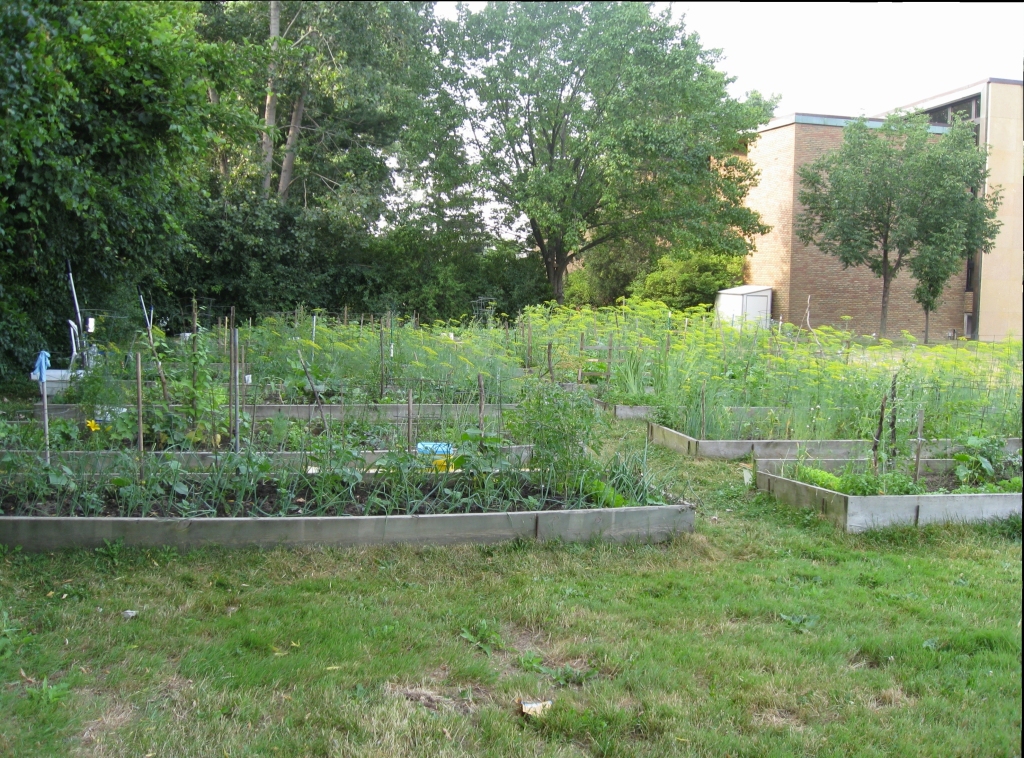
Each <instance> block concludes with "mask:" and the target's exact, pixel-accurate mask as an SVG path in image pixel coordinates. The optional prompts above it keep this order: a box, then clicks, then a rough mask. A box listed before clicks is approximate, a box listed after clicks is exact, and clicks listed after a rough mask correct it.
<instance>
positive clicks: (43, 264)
mask: <svg viewBox="0 0 1024 758" xmlns="http://www.w3.org/2000/svg"><path fill="white" fill-rule="evenodd" d="M195 14H196V11H195V8H194V7H191V6H188V5H185V4H168V5H151V4H146V3H57V2H53V3H51V2H40V1H38V0H36V1H35V2H29V1H27V0H19V1H17V2H10V3H4V4H2V5H0V66H2V68H3V78H2V79H0V103H2V104H3V110H2V111H0V314H2V319H0V367H2V366H3V365H4V364H5V363H9V362H10V361H12V360H17V361H18V362H19V363H20V364H22V365H24V364H25V363H26V362H27V361H28V358H29V356H30V354H31V351H33V350H35V349H39V347H40V346H41V345H42V343H43V342H44V341H45V340H47V339H49V340H51V341H52V340H53V339H54V337H55V326H56V327H59V329H57V333H58V334H59V333H60V329H63V330H64V333H66V321H65V319H66V318H67V314H68V312H69V311H70V298H69V297H68V295H67V288H66V280H65V270H66V265H67V264H70V265H71V267H72V268H73V270H74V271H75V275H76V278H77V279H78V282H79V284H80V286H82V287H83V288H84V289H88V290H91V291H93V292H95V293H100V292H103V291H108V290H110V289H111V288H112V287H114V286H116V284H117V283H118V282H119V281H123V280H130V281H133V282H141V281H144V280H146V279H147V278H148V277H150V276H151V274H152V272H154V271H159V270H160V269H161V268H163V267H164V266H165V264H166V262H167V260H168V259H169V258H170V257H171V256H174V255H176V254H178V253H180V252H181V251H182V249H183V247H184V246H185V245H186V244H187V243H186V241H185V235H184V234H183V230H182V226H181V221H182V219H183V218H184V217H185V216H186V215H187V211H185V210H184V209H187V208H188V207H190V206H192V205H193V200H194V199H195V197H194V194H193V193H192V192H191V190H190V185H191V183H192V182H193V181H194V179H195V176H196V175H195V173H194V169H195V159H196V158H197V157H199V156H201V155H202V154H203V153H204V152H205V151H206V149H207V145H208V144H210V143H211V142H213V141H215V139H216V133H215V128H216V126H217V124H218V123H220V122H221V121H223V120H224V109H223V108H221V107H220V106H216V105H213V104H211V103H209V102H208V100H207V97H206V90H207V85H206V82H207V81H208V80H209V79H210V78H211V77H212V72H213V71H214V70H216V69H217V68H218V67H222V68H224V69H227V68H229V66H227V65H226V64H225V63H224V61H222V60H221V59H220V55H219V54H220V50H219V49H218V48H217V47H216V46H212V45H207V44H204V43H203V41H202V40H201V39H199V38H198V36H197V35H196V34H195V31H194V27H195ZM222 64H223V65H222ZM63 304H66V307H62V305H63ZM60 324H64V325H65V326H64V327H60ZM0 370H2V368H0Z"/></svg>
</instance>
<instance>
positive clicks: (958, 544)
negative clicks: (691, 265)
mask: <svg viewBox="0 0 1024 758" xmlns="http://www.w3.org/2000/svg"><path fill="white" fill-rule="evenodd" d="M314 317H315V318H314ZM140 320H141V319H140ZM314 323H315V326H314ZM147 326H148V325H147ZM105 328H106V327H105V325H104V323H103V322H102V320H101V321H100V322H99V323H98V324H97V327H96V331H95V332H94V334H93V336H92V340H91V345H90V346H87V347H86V361H87V362H88V365H87V367H85V368H84V369H83V370H82V373H81V374H74V375H73V376H72V378H71V380H70V381H69V383H68V384H67V386H61V387H60V388H57V387H53V388H51V392H52V394H51V395H49V396H48V397H47V404H46V411H45V414H46V422H47V423H46V426H47V429H46V430H45V432H44V428H43V427H44V424H43V414H44V412H43V405H42V402H41V401H42V397H41V396H39V397H37V398H35V399H34V400H29V399H28V398H26V401H27V402H21V403H20V404H19V402H17V401H10V402H8V403H7V404H6V405H5V410H4V415H3V420H2V421H0V435H2V437H0V446H2V451H0V467H2V469H0V471H2V474H0V475H2V480H0V488H2V490H0V493H2V494H0V497H2V502H3V510H4V516H3V517H0V529H4V530H5V531H4V532H3V534H4V535H5V538H4V543H5V546H4V547H3V548H2V549H3V556H2V558H0V567H2V572H0V592H2V593H3V595H4V597H5V600H4V608H3V613H4V616H3V622H2V623H3V628H2V629H0V670H3V671H4V672H5V681H8V682H9V684H8V685H7V687H6V689H5V690H4V691H3V692H0V699H2V700H3V702H5V703H6V705H5V706H4V707H5V708H8V709H9V712H10V713H11V714H13V720H10V721H9V722H8V725H7V726H5V728H4V729H3V730H2V732H0V740H2V741H0V746H2V749H3V750H4V751H6V752H9V753H11V754H18V755H51V754H57V753H63V752H67V751H69V750H78V751H80V752H81V753H82V754H88V755H128V754H142V755H146V754H152V755H163V754H176V755H186V754H197V755H198V754H202V753H204V751H206V752H208V751H209V750H211V749H215V752H217V754H222V753H224V754H228V755H264V754H278V753H281V754H299V753H308V752H309V751H310V750H311V749H313V748H315V752H319V754H323V755H393V754H396V753H404V754H424V753H431V754H439V755H495V756H500V755H518V754H521V753H522V750H523V749H524V746H530V747H529V749H530V750H531V751H532V752H534V753H536V754H538V755H552V756H554V755H558V756H562V755H565V756H569V755H665V754H672V755H710V754H725V753H733V754H765V755H767V754H775V753H783V754H791V753H801V752H802V753H814V754H818V755H850V754H863V753H865V752H867V753H868V754H879V755H881V754H890V753H892V752H893V751H897V750H898V751H900V752H903V753H907V754H911V755H933V754H938V753H948V752H950V751H952V752H955V753H957V754H962V755H992V754H1010V753H1012V751H1013V749H1015V748H1014V747H1013V746H1015V745H1016V744H1017V742H1016V737H1017V735H1018V734H1019V709H1017V708H1016V706H1014V705H1013V704H1014V703H1015V702H1016V703H1019V700H1020V676H1019V654H1020V631H1019V626H1017V624H1018V621H1019V618H1020V570H1019V568H1020V452H1019V443H1017V444H1015V443H1014V439H1015V438H1019V436H1020V402H1021V399H1020V397H1021V396H1020V393H1021V389H1020V386H1021V385H1020V376H1019V371H1015V370H1013V369H1014V364H1015V362H1016V363H1018V364H1019V360H1020V351H1021V347H1020V343H1019V342H1018V343H1014V342H1008V343H1002V344H999V345H981V344H976V343H970V344H968V343H963V342H959V343H951V344H943V345H938V346H923V345H919V344H915V343H914V342H912V341H901V342H899V343H896V342H892V343H888V342H878V341H873V340H869V339H866V338H859V337H857V336H855V335H852V334H844V333H840V332H837V331H831V330H823V329H814V330H809V329H807V328H806V327H805V328H798V327H795V326H784V327H782V328H780V327H779V326H778V325H773V326H772V327H771V328H762V327H759V326H756V325H744V326H743V327H742V328H737V327H733V326H729V325H723V324H720V323H718V322H717V321H716V320H715V319H714V316H713V314H711V313H709V312H707V311H706V310H704V309H694V310H690V311H687V312H671V311H669V309H667V308H665V307H664V306H663V305H661V304H658V303H652V302H644V301H627V302H624V303H623V304H621V305H619V306H616V307H614V308H605V309H599V310H591V309H574V308H562V307H555V306H544V307H537V308H530V309H527V310H526V311H525V312H524V314H523V315H522V316H521V317H520V318H519V319H517V320H515V321H502V320H500V319H493V320H485V319H467V320H465V321H462V322H458V321H446V322H437V323H432V324H425V323H419V322H417V320H415V319H399V318H397V317H395V316H392V315H389V314H384V315H383V318H382V317H381V316H380V315H379V314H377V315H374V316H373V317H370V316H369V315H365V316H362V317H360V316H359V315H358V314H347V313H341V314H336V315H329V314H326V313H323V312H316V313H304V312H302V311H299V312H292V313H287V314H279V315H277V316H274V317H269V318H266V319H263V320H260V321H258V322H255V323H253V324H252V325H249V324H248V323H246V324H244V325H242V324H239V325H237V329H236V330H233V329H232V328H231V324H230V319H228V320H227V322H225V320H223V319H220V320H218V319H204V318H202V314H197V319H196V328H195V330H194V331H193V332H191V333H189V334H185V335H168V334H163V333H162V332H161V331H160V329H159V328H157V327H156V326H153V327H152V332H150V330H149V329H148V328H142V329H139V330H136V332H135V333H130V334H128V335H125V334H124V333H123V330H122V333H121V334H120V335H118V336H117V338H116V339H105V338H104V337H105V333H104V329H105ZM109 334H110V335H111V336H113V329H112V328H111V329H110V331H109ZM151 338H152V339H151ZM81 360H82V358H81V357H79V359H78V361H81ZM72 368H73V369H75V368H82V366H81V364H79V366H78V367H75V366H73V367H72ZM894 377H895V380H894ZM601 402H607V403H608V404H610V405H609V406H608V407H614V406H615V405H616V404H623V405H633V404H636V405H639V404H644V405H645V406H646V409H645V411H644V413H647V414H649V415H650V417H651V418H652V419H654V421H660V422H663V423H665V424H673V425H676V426H678V427H681V428H682V429H683V430H685V431H686V432H689V433H691V434H693V435H694V439H697V440H699V441H700V442H702V443H705V442H708V441H714V438H715V437H733V438H738V439H743V440H746V441H747V442H751V441H755V440H758V439H761V440H762V441H764V442H767V443H772V444H783V443H792V442H796V443H799V445H802V446H804V447H805V448H806V446H807V445H810V444H811V443H813V442H818V443H820V444H837V440H838V441H839V442H843V443H857V444H859V445H860V446H861V447H860V448H859V449H858V451H856V452H855V453H853V454H850V455H847V456H846V457H842V456H832V457H828V458H825V457H822V456H820V455H819V456H815V455H809V454H807V453H806V452H805V453H802V454H800V453H798V454H796V455H784V456H780V457H779V458H777V459H773V460H767V459H764V457H763V456H758V455H755V456H754V458H753V459H752V458H751V456H750V455H749V454H748V455H746V456H745V457H744V458H743V459H742V460H740V461H736V462H729V461H716V460H708V459H707V458H706V457H704V456H702V455H701V454H700V453H699V452H698V453H696V454H694V455H680V454H679V452H678V451H676V450H671V449H666V446H662V445H658V444H651V442H652V439H651V429H652V428H662V427H661V426H660V425H659V424H657V423H654V421H645V420H628V419H627V420H620V419H616V418H615V417H614V414H612V413H607V412H603V411H602V410H600V406H599V404H600V403H601ZM140 410H141V415H140ZM677 433H678V434H683V432H677ZM844 438H845V439H844ZM923 445H924V446H925V455H924V456H923V457H921V455H920V449H921V447H922V446H923ZM928 446H931V447H928ZM932 450H935V451H941V455H943V456H947V457H945V458H939V457H936V456H937V455H939V453H933V452H931V451H932ZM915 452H917V453H918V455H916V456H915ZM47 461H48V462H47ZM915 464H916V467H915ZM751 473H753V474H754V476H751V475H750V474H751ZM768 478H771V479H772V481H773V482H775V484H773V485H771V486H761V485H762V484H763V480H766V479H768ZM780 478H781V479H780ZM781 480H784V481H785V482H795V483H797V484H801V485H803V486H807V487H812V488H814V489H815V492H819V493H820V492H826V493H828V494H827V498H832V499H831V500H829V503H830V505H829V506H828V507H827V508H826V507H824V506H822V507H820V508H819V507H818V501H817V500H813V502H810V503H805V502H801V501H800V500H799V498H798V499H797V500H796V501H794V502H793V504H792V505H791V504H787V502H784V500H785V492H784V490H785V487H784V486H782V485H779V484H778V481H781ZM773 488H774V489H773ZM759 489H760V490H765V491H758V490H759ZM926 492H947V493H950V495H949V497H959V498H963V497H1003V498H1011V499H1013V498H1015V501H1013V502H1011V503H1010V505H1009V507H1008V508H1007V507H1003V508H1002V510H999V509H997V510H995V511H993V510H992V509H991V507H990V506H982V507H980V509H977V508H976V510H978V512H979V513H982V515H983V516H984V518H982V519H981V523H977V524H973V525H968V524H964V523H960V522H962V521H963V520H964V519H961V518H955V517H954V518H949V517H946V518H940V517H937V516H936V517H927V516H926V515H922V514H925V511H924V510H922V506H921V505H920V504H918V505H914V506H911V513H912V517H910V518H904V519H902V520H901V519H899V518H893V519H890V520H889V521H887V522H885V523H876V524H872V523H869V522H864V524H866V525H867V527H873V528H868V530H867V531H863V530H862V529H860V528H856V529H854V528H848V529H844V528H842V527H844V526H847V525H848V524H847V521H849V523H850V524H852V523H853V522H854V521H855V520H856V515H855V514H854V511H855V510H856V507H855V505H856V502H860V501H857V500H856V499H857V498H862V499H864V498H867V499H870V498H872V497H878V496H882V495H885V496H889V495H894V496H900V497H919V496H921V493H926ZM776 496H778V497H779V498H780V499H776ZM928 497H931V495H928ZM835 498H846V499H847V500H844V501H843V502H844V503H846V504H845V505H844V506H843V509H844V510H843V514H842V517H841V518H839V517H837V515H836V506H835V504H834V502H833V500H834V499H835ZM819 499H820V498H819ZM837 502H838V501H837ZM915 502H916V501H915ZM851 503H853V504H854V505H851ZM794 505H796V506H804V507H794ZM808 506H809V507H808ZM972 507H973V506H972ZM986 507H987V508H988V510H987V511H986V510H985V508H986ZM665 508H674V509H676V510H675V511H674V513H673V518H674V519H675V520H674V521H671V522H664V523H662V524H660V525H656V526H653V527H652V526H651V524H652V523H654V521H653V520H652V519H651V518H647V519H646V520H645V521H644V522H643V523H644V526H642V527H639V528H638V527H637V526H636V524H637V523H639V522H635V521H629V520H627V519H625V514H627V513H628V514H636V513H638V512H640V513H643V512H644V511H650V512H651V513H654V512H657V511H660V510H661V509H665ZM915 508H916V510H914V509H915ZM816 510H817V511H820V517H819V514H818V513H816V512H815V511H816ZM905 511H906V509H904V511H901V513H903V512H905ZM558 513H566V514H591V513H598V514H600V513H606V514H620V515H621V516H622V517H621V518H620V521H619V522H616V521H614V520H606V521H604V522H601V524H599V525H597V526H584V527H583V528H581V527H580V524H579V523H578V522H576V523H575V524H574V525H573V526H572V528H571V529H569V530H568V531H565V530H562V531H558V530H557V529H554V528H553V527H552V526H551V525H545V523H546V522H542V520H540V519H539V518H538V517H539V516H546V515H551V514H555V515H557V514H558ZM687 514H688V515H687ZM681 515H682V516H684V517H685V518H681ZM367 518H371V519H372V518H379V519H381V520H382V521H390V523H391V526H390V527H389V526H388V525H387V524H385V525H383V527H382V529H381V530H379V531H375V530H374V529H365V530H364V531H365V535H364V536H365V537H366V538H365V539H363V540H362V541H360V540H355V539H352V538H351V536H350V535H349V536H343V537H339V536H338V535H339V534H341V533H340V532H336V531H332V529H334V527H332V526H330V525H328V524H327V522H342V523H349V524H355V523H357V522H361V521H363V520H365V519H367ZM403 518H405V519H413V520H414V521H412V522H410V524H411V525H410V527H409V528H408V529H407V530H406V531H402V528H401V527H400V525H399V522H400V521H401V520H402V519H403ZM430 518H454V519H474V518H495V519H502V520H504V521H505V523H506V524H508V525H510V526H507V527H502V528H507V529H510V530H511V531H506V532H503V531H501V529H498V528H495V527H494V526H493V524H491V525H485V526H483V527H481V526H480V523H469V522H457V521H456V522H451V523H446V525H445V527H444V529H442V530H439V529H437V528H435V527H433V526H431V525H430V523H431V522H429V519H430ZM634 518H635V517H634ZM415 519H420V520H419V521H415ZM424 519H427V520H424ZM516 519H527V520H521V521H516ZM530 519H533V520H530ZM19 520H21V521H31V522H34V523H39V522H48V523H52V524H59V530H61V531H62V532H63V533H64V534H77V535H78V542H77V543H75V542H68V541H64V542H59V541H58V542H55V543H52V544H53V545H64V546H74V545H77V546H78V549H73V550H70V551H66V550H65V551H59V552H56V553H54V552H52V551H51V552H48V553H47V552H42V553H39V554H33V551H35V550H44V551H45V550H46V549H47V548H46V547H45V546H41V545H40V544H39V543H33V542H32V541H31V540H24V541H23V544H18V541H17V539H16V536H17V535H19V534H20V535H22V536H24V535H25V534H27V532H18V531H16V529H14V528H13V527H7V526H5V524H14V523H15V522H17V521H19ZM301 521H308V522H310V526H309V527H308V534H307V536H306V537H305V538H304V539H303V540H301V541H298V542H292V541H289V539H288V538H286V537H284V536H282V535H284V532H277V533H275V534H276V537H271V538H270V539H266V538H261V539H252V540H249V541H246V540H242V541H238V540H237V539H235V538H234V537H232V536H231V535H232V534H235V535H236V536H237V534H238V532H237V531H236V532H234V533H229V532H220V533H219V534H221V535H222V536H223V539H221V540H220V544H222V545H226V546H236V545H245V544H249V545H253V546H262V548H263V549H258V548H257V549H254V548H253V547H249V548H245V547H241V548H237V547H236V549H229V550H225V549H224V548H221V547H217V546H216V543H217V541H218V540H217V539H203V540H194V541H192V542H189V541H188V540H184V541H183V540H182V539H180V535H181V534H183V533H188V532H189V531H190V530H192V531H194V530H195V529H196V527H195V526H194V525H196V524H202V523H210V524H214V523H216V524H223V523H225V522H228V523H230V522H238V524H253V523H258V524H271V525H273V524H286V523H290V522H301ZM104 522H108V523H109V522H133V523H144V524H160V525H167V524H170V525H173V524H175V523H180V524H182V525H184V527H183V528H178V527H173V526H172V527H171V528H169V529H167V530H166V531H164V532H161V533H160V535H162V536H159V535H158V537H157V538H153V536H152V534H151V535H150V536H148V537H146V536H144V535H143V533H142V532H140V531H135V532H132V531H130V530H129V531H126V532H121V533H117V532H115V531H111V530H109V529H107V530H106V531H104V530H103V528H102V527H97V528H90V529H84V528H81V525H82V524H85V523H89V524H94V523H100V524H102V523H104ZM76 524H77V525H78V526H76ZM617 524H618V526H617ZM886 524H888V525H886ZM837 527H838V528H837ZM877 527H882V528H877ZM19 528H20V527H19ZM360 528H363V527H360ZM388 528H393V529H395V531H394V532H393V536H392V537H388V536H387V534H388V532H387V531H386V530H387V529H388ZM76 530H77V531H76ZM460 530H461V531H460ZM848 531H853V532H856V531H863V533H862V534H847V533H846V532H848ZM210 534H212V532H211V533H210ZM140 535H143V536H140ZM453 535H454V536H453ZM51 537H52V535H51ZM510 537H514V538H515V539H512V540H511V541H508V542H506V543H505V544H504V545H484V546H478V547H471V546H465V545H463V546H458V545H454V546H445V545H452V543H458V542H485V543H486V542H496V541H501V540H508V539H509V538H510ZM161 540H163V541H162V542H161ZM574 540H575V541H577V542H576V544H575V545H571V544H570V545H567V544H564V543H566V542H573V541H574ZM658 540H661V541H663V543H662V545H660V546H655V545H653V544H649V545H643V544H641V542H643V541H650V542H655V541H658ZM325 542H326V543H332V542H333V544H334V545H335V547H330V546H319V547H318V546H317V544H318V543H320V544H322V543H325ZM382 542H410V543H413V546H404V547H403V546H401V545H390V546H382V545H380V544H377V545H374V544H371V543H382ZM431 543H434V546H431ZM200 544H206V545H210V546H208V547H200V548H199V549H195V545H200ZM274 544H280V545H299V546H298V547H292V548H291V549H286V548H281V547H278V548H273V547H272V546H273V545H274ZM415 545H420V547H416V546H415ZM344 546H355V547H354V549H352V548H349V549H348V550H339V547H344ZM266 548H271V549H269V550H267V549H266ZM851 598H855V599H856V602H853V603H851V602H850V599H851ZM880 618H882V619H888V621H887V622H886V623H883V624H882V625H879V619H880ZM19 693H22V694H19ZM531 709H540V711H538V712H540V713H542V714H543V715H540V716H536V715H523V714H524V713H526V712H530V711H531ZM966 713H971V714H973V715H971V716H970V717H967V716H966V715H965V714H966ZM923 723H925V724H927V726H924V727H922V724H923ZM211 746H213V747H211ZM310 746H313V748H311V747H310Z"/></svg>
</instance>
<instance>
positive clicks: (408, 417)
mask: <svg viewBox="0 0 1024 758" xmlns="http://www.w3.org/2000/svg"><path fill="white" fill-rule="evenodd" d="M405 435H406V441H407V445H408V449H409V452H410V453H411V452H412V451H413V446H412V389H411V388H410V389H409V396H408V400H407V401H406V406H405Z"/></svg>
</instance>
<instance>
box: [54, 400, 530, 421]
mask: <svg viewBox="0 0 1024 758" xmlns="http://www.w3.org/2000/svg"><path fill="white" fill-rule="evenodd" d="M171 407H172V409H173V408H177V409H179V410H188V408H187V407H186V406H171ZM239 407H240V410H241V411H242V412H244V413H247V414H249V415H250V416H251V417H252V418H253V419H254V420H256V421H264V420H267V419H272V418H276V417H278V416H284V417H285V418H294V419H301V420H305V421H315V420H317V419H319V418H320V409H319V408H318V407H317V406H316V405H315V404H309V405H251V404H244V403H243V404H241V405H240V406H239ZM515 407H516V405H515V404H514V403H509V404H505V405H498V404H496V403H488V404H485V405H484V406H483V412H484V416H486V417H494V416H498V415H500V414H501V413H502V411H507V410H512V409H514V408H515ZM34 410H35V417H36V419H39V420H41V419H42V417H43V406H42V404H40V403H37V404H36V405H35V409H34ZM47 412H48V413H49V415H50V418H51V419H56V418H63V419H68V420H71V421H77V422H84V421H86V420H87V419H88V418H89V415H88V413H87V411H86V406H83V405H79V404H58V403H53V404H51V405H49V407H48V408H47ZM323 412H324V416H325V417H326V418H329V419H334V420H338V419H344V418H348V419H352V418H365V417H375V418H377V419H380V420H390V421H405V420H406V419H408V418H409V415H410V409H409V406H408V405H407V404H405V403H381V404H376V403H358V404H352V405H341V404H333V405H328V404H325V405H324V406H323ZM479 412H480V406H479V405H477V404H471V403H460V404H452V403H448V404H444V403H413V405H412V418H413V420H417V419H441V418H448V417H467V418H469V417H473V418H475V417H476V416H477V415H478V414H479Z"/></svg>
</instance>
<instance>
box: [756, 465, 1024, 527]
mask: <svg viewBox="0 0 1024 758" xmlns="http://www.w3.org/2000/svg"><path fill="white" fill-rule="evenodd" d="M757 489H759V490H760V491H762V492H768V493H771V494H772V495H774V496H775V497H776V498H778V499H779V500H781V501H782V502H784V503H787V504H789V505H794V506H797V507H798V508H810V509H812V510H816V511H818V512H819V513H821V514H822V515H823V516H825V517H826V518H827V519H828V520H829V521H831V522H832V523H834V524H835V525H836V526H838V527H840V528H841V529H843V530H845V531H847V532H850V533H851V534H856V533H859V532H864V531H867V530H869V529H877V528H879V527H884V526H894V525H909V524H913V525H915V526H917V525H921V524H938V523H947V522H981V521H989V520H992V519H998V518H1007V517H1008V516H1012V515H1018V516H1019V515H1020V514H1021V495H1020V493H998V494H978V495H874V496H860V495H844V494H843V493H841V492H835V491H833V490H828V489H825V488H823V487H815V486H814V485H812V484H805V483H804V482H798V481H796V480H795V479H787V478H786V477H784V476H778V475H776V474H770V473H768V472H767V471H761V470H758V472H757Z"/></svg>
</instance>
